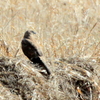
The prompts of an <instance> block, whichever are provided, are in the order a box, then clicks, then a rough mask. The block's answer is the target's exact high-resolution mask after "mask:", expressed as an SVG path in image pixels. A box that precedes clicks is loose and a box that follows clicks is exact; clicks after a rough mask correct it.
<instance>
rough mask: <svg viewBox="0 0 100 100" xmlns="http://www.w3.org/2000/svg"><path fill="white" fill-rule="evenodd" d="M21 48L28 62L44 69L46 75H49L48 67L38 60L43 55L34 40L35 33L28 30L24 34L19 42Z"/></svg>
mask: <svg viewBox="0 0 100 100" xmlns="http://www.w3.org/2000/svg"><path fill="white" fill-rule="evenodd" d="M21 48H22V51H23V53H24V55H25V56H26V57H28V59H29V60H30V61H32V62H33V63H34V64H37V65H39V67H41V68H43V69H45V70H46V72H47V74H48V75H50V74H51V72H50V70H49V69H48V67H47V66H46V65H45V63H44V62H43V61H42V60H41V58H40V57H41V56H43V54H42V52H41V50H40V47H39V45H38V41H37V39H36V32H34V31H31V30H28V31H26V32H25V33H24V36H23V39H22V41H21Z"/></svg>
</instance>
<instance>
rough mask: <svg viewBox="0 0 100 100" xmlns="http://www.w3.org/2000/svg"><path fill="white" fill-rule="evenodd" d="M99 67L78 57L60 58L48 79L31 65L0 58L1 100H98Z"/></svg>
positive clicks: (22, 61)
mask: <svg viewBox="0 0 100 100" xmlns="http://www.w3.org/2000/svg"><path fill="white" fill-rule="evenodd" d="M99 66H100V64H97V63H94V62H91V61H90V62H87V61H84V60H80V59H77V58H71V59H60V60H58V61H56V62H55V69H52V68H51V70H52V75H51V76H50V78H49V79H47V78H45V77H44V76H43V75H42V74H41V73H39V72H40V70H39V69H37V68H35V65H33V64H32V63H30V62H26V61H24V60H22V59H21V60H18V58H13V59H9V58H0V83H1V90H2V91H3V93H2V91H1V98H3V99H1V100H13V99H14V100H66V99H67V100H99V96H100V95H99V92H100V87H99V84H100V82H99V79H98V77H99V75H98V74H97V71H96V69H97V68H98V67H99ZM5 92H7V95H4V94H5ZM9 96H10V98H9ZM6 98H9V99H6Z"/></svg>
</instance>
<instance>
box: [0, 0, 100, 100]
mask: <svg viewBox="0 0 100 100" xmlns="http://www.w3.org/2000/svg"><path fill="white" fill-rule="evenodd" d="M99 5H100V1H99V0H84V1H83V0H51V1H49V0H46V1H45V0H7V1H5V0H2V1H0V20H1V23H0V57H7V58H9V59H11V61H12V63H13V64H14V65H15V64H16V63H17V62H18V61H17V60H18V59H17V58H20V60H23V59H24V60H26V61H27V58H25V56H24V55H23V53H22V51H21V48H20V42H21V39H22V37H23V34H24V32H25V31H26V30H34V31H35V32H37V35H38V38H37V41H39V43H41V47H42V51H43V54H44V58H45V61H46V62H47V63H48V65H49V67H50V69H51V71H52V73H53V74H54V77H53V79H52V80H49V81H51V82H48V83H45V84H48V86H49V90H46V92H47V93H46V92H44V93H45V94H46V95H47V99H46V100H48V99H50V100H66V99H67V100H69V99H70V100H71V99H72V100H73V98H74V100H75V98H76V99H81V100H84V96H83V94H85V93H84V91H81V92H79V91H78V93H76V91H77V88H79V90H81V89H82V88H84V87H82V88H81V86H80V85H79V83H80V80H81V83H82V85H83V84H85V83H88V84H89V85H90V84H92V83H94V84H93V85H92V86H91V87H89V88H88V89H91V90H88V89H86V91H88V92H89V93H90V92H91V93H90V95H89V94H88V96H90V99H89V98H87V99H86V98H85V100H92V99H93V100H95V99H94V98H93V96H92V94H93V95H94V92H95V91H99V86H100V74H99V72H100V68H99V66H100V17H99V15H100V6H99ZM70 58H71V60H68V59H70ZM72 58H73V59H74V60H73V59H72ZM12 59H17V60H15V61H16V63H15V62H13V60H12ZM64 59H67V61H66V60H64ZM77 59H78V60H77ZM80 59H82V60H81V61H80ZM83 59H84V60H83ZM4 61H5V60H4ZM5 62H6V61H5ZM65 62H66V63H65ZM77 62H78V63H77ZM89 62H90V63H91V64H92V65H91V64H90V63H89ZM24 64H26V63H25V62H24ZM57 64H58V65H57ZM69 64H70V65H69ZM88 64H89V66H90V67H89V68H87V65H88ZM26 65H27V64H26ZM95 65H96V66H95ZM77 66H78V67H77ZM63 67H64V68H65V69H66V70H64V69H63ZM74 67H75V69H74ZM91 67H92V68H93V70H92V72H91V70H88V69H91ZM22 68H23V67H22ZM25 68H27V67H25ZM29 68H30V67H29ZM29 68H27V70H26V71H28V70H29V71H30V74H31V69H29ZM78 68H79V70H78V71H76V69H78ZM80 68H81V69H80ZM69 72H70V73H69ZM78 72H79V73H78ZM27 73H28V74H29V72H27ZM34 73H35V72H34ZM61 73H62V74H61ZM68 73H69V74H68ZM87 73H89V75H90V73H91V74H92V75H90V77H89V78H88V74H87ZM38 74H39V73H38ZM84 74H85V76H84ZM36 75H37V74H36ZM66 75H67V76H66ZM74 76H75V77H74ZM81 76H82V77H81ZM32 77H35V76H34V75H33V76H32ZM73 77H74V78H73ZM92 77H94V78H92ZM25 78H27V77H25ZM84 78H85V79H84ZM91 78H92V79H91ZM36 79H37V80H38V77H37V78H36ZM60 79H62V80H60ZM43 80H45V79H43ZM76 80H78V82H79V83H78V86H77V84H76V83H77V82H76V83H73V81H76ZM83 80H85V81H83ZM87 80H88V81H87ZM44 82H45V81H44ZM68 82H69V83H68ZM95 82H96V83H95ZM65 83H68V84H70V83H71V84H72V85H66V84H65ZM59 84H61V88H63V89H62V90H61V91H60V90H59V88H58V87H59ZM73 84H74V85H73ZM96 84H97V85H96ZM52 85H53V86H52ZM22 86H23V85H22ZM50 86H51V87H50ZM62 86H63V87H62ZM71 86H72V87H71ZM74 86H76V87H74ZM68 87H70V89H71V91H72V90H73V93H72V92H69V91H68V90H67V89H68ZM93 87H95V88H96V90H94V91H92V88H93ZM3 88H4V91H6V89H5V87H3ZM28 88H29V89H31V87H28ZM41 88H42V89H43V91H45V89H46V88H45V86H44V87H42V86H41ZM97 88H98V89H97ZM38 89H39V88H38ZM38 89H37V90H38ZM7 91H8V90H7ZM31 91H33V90H31ZM39 91H40V92H39V93H40V95H39V94H38V91H37V94H36V93H35V92H34V93H33V94H32V95H31V96H35V97H36V98H34V99H32V100H37V97H38V100H42V99H43V100H45V99H44V97H45V96H46V95H45V96H42V97H41V93H43V91H41V90H40V89H39ZM49 93H50V94H49ZM70 93H72V94H73V97H71V96H72V95H69V94H70ZM20 94H21V93H20ZM48 94H49V96H48ZM53 94H55V96H54V95H53ZM76 94H77V97H76ZM9 95H10V94H9ZM96 95H97V94H96ZM39 96H40V97H39ZM57 96H58V97H57ZM68 96H69V97H68ZM86 96H87V95H86ZM11 97H13V96H12V94H11ZM22 97H23V96H22ZM67 97H68V98H67ZM78 97H80V98H78ZM97 97H98V96H97ZM20 98H21V97H20ZM26 98H27V97H26ZM98 98H99V97H98ZM98 98H97V99H98ZM22 99H23V100H27V99H25V98H22ZM2 100H3V99H2ZM5 100H6V99H5ZM12 100H13V99H12ZM16 100H18V99H16ZM20 100H21V99H20Z"/></svg>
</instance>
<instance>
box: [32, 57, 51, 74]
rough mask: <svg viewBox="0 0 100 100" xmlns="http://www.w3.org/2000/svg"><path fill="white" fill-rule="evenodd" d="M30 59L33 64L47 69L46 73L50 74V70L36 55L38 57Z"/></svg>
mask: <svg viewBox="0 0 100 100" xmlns="http://www.w3.org/2000/svg"><path fill="white" fill-rule="evenodd" d="M31 61H32V62H33V63H34V64H38V65H39V66H40V67H42V68H43V69H45V70H46V71H47V74H48V75H50V74H51V72H50V70H49V69H48V67H47V66H46V65H45V64H44V62H43V61H42V60H41V59H40V58H39V57H38V58H32V59H31Z"/></svg>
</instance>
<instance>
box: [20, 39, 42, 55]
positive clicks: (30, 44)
mask: <svg viewBox="0 0 100 100" xmlns="http://www.w3.org/2000/svg"><path fill="white" fill-rule="evenodd" d="M22 43H23V44H24V45H26V47H29V48H27V49H30V51H31V52H32V51H33V52H36V53H37V55H38V56H42V52H41V51H40V50H39V48H38V46H36V45H35V44H33V42H32V41H30V40H29V39H23V40H22ZM30 51H29V52H30Z"/></svg>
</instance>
